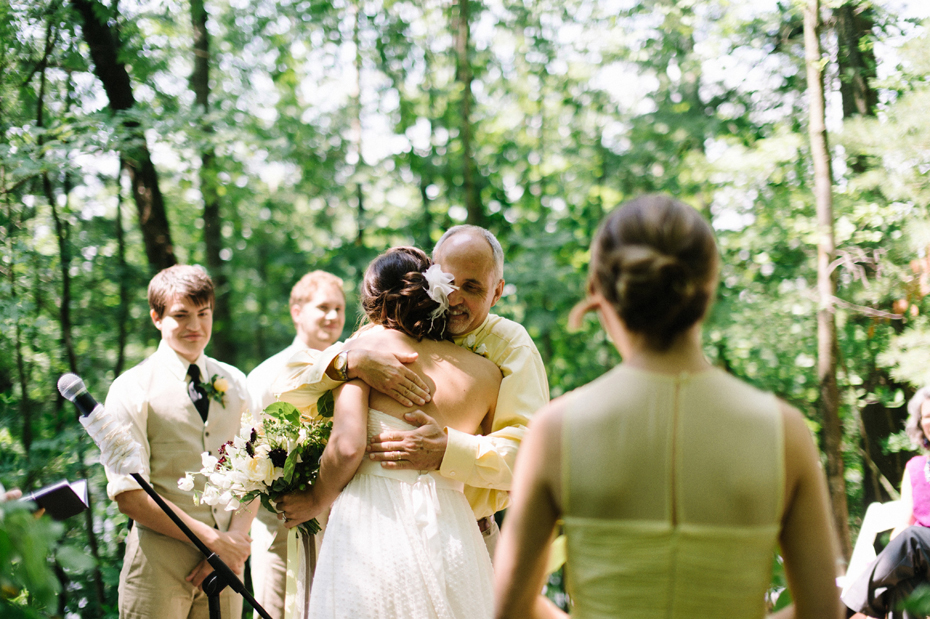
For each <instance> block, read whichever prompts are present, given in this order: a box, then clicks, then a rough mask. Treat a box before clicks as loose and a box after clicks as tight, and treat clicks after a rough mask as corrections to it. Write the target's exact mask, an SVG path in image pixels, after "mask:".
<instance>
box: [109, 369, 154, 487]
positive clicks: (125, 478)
mask: <svg viewBox="0 0 930 619" xmlns="http://www.w3.org/2000/svg"><path fill="white" fill-rule="evenodd" d="M134 377H135V375H134V374H129V375H125V374H124V375H122V376H120V377H118V378H117V379H116V380H115V381H114V382H113V385H111V386H110V391H109V392H107V399H106V403H105V405H104V407H105V408H106V411H107V413H108V414H110V415H113V416H114V417H115V418H116V419H118V420H119V423H120V424H121V425H123V426H124V427H126V431H127V432H129V433H130V434H131V435H132V439H133V440H134V441H135V442H136V443H138V444H139V446H140V447H142V451H141V454H140V458H141V460H142V470H141V471H139V474H140V475H141V476H142V478H143V479H144V480H145V481H147V482H149V483H151V468H150V461H151V456H152V449H151V446H150V445H149V440H148V435H147V432H146V430H145V429H146V427H147V425H148V412H149V407H148V400H147V399H146V398H145V395H144V394H145V393H146V391H145V386H143V385H139V384H138V381H136V380H134ZM104 470H105V472H106V475H107V496H108V497H109V498H110V500H111V501H115V500H116V495H118V494H122V493H123V492H127V491H129V490H141V489H142V486H140V485H139V483H138V482H137V481H136V480H135V479H133V478H132V477H130V476H129V475H120V474H117V473H116V472H114V471H112V470H111V469H108V468H105V469H104Z"/></svg>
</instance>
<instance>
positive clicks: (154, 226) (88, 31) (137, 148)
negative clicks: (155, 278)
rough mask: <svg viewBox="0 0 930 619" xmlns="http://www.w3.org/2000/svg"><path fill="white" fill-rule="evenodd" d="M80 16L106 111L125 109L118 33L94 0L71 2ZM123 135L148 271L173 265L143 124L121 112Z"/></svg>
mask: <svg viewBox="0 0 930 619" xmlns="http://www.w3.org/2000/svg"><path fill="white" fill-rule="evenodd" d="M71 5H72V6H73V7H74V8H75V9H76V10H77V12H78V14H79V15H80V16H81V20H82V22H81V23H82V32H83V36H84V41H85V42H86V43H87V45H88V47H90V55H91V59H92V61H93V65H94V75H96V76H97V79H99V80H100V82H101V83H102V84H103V89H104V91H105V92H106V94H107V99H108V101H109V104H110V110H111V111H112V112H114V113H119V112H125V111H126V110H129V109H131V108H132V107H133V106H134V105H135V103H136V100H135V97H134V96H133V94H132V83H131V82H130V79H129V72H128V71H126V64H125V63H124V62H123V61H122V60H121V59H120V40H119V36H118V35H117V33H116V32H115V30H114V26H112V25H111V24H110V23H109V22H108V21H107V19H106V17H107V16H108V15H109V13H110V10H109V9H107V8H106V7H105V6H104V5H102V4H100V3H99V2H97V1H96V0H71ZM121 125H122V127H123V129H124V130H125V131H126V133H127V135H126V136H125V139H124V140H123V141H122V144H121V147H120V150H121V154H122V157H123V159H124V160H125V162H126V169H127V170H128V171H129V178H130V181H131V183H132V195H133V198H134V199H135V202H136V211H137V213H138V216H139V228H140V229H141V231H142V239H143V242H144V243H145V254H146V257H147V258H148V263H149V270H150V271H152V272H153V273H155V272H158V271H160V270H161V269H164V268H167V267H170V266H172V265H174V264H176V263H177V259H176V258H175V255H174V245H173V244H172V242H171V230H170V228H169V225H168V215H167V213H166V212H165V202H164V198H163V197H162V194H161V189H160V188H159V185H158V173H157V172H156V170H155V165H154V164H153V163H152V157H151V155H150V153H149V149H148V146H147V145H146V140H145V132H144V128H143V127H142V126H141V125H140V124H139V122H138V121H137V120H133V119H131V118H129V117H126V116H124V117H123V120H122V123H121Z"/></svg>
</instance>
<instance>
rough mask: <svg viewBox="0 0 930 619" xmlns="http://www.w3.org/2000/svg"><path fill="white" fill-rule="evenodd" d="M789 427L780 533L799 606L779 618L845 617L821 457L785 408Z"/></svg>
mask: <svg viewBox="0 0 930 619" xmlns="http://www.w3.org/2000/svg"><path fill="white" fill-rule="evenodd" d="M780 405H781V413H782V419H783V422H784V428H785V508H784V512H783V514H782V523H781V526H782V529H781V534H780V542H781V550H782V555H783V556H784V560H785V573H786V575H787V577H788V588H789V589H790V590H791V595H792V599H793V600H794V605H793V607H789V608H787V609H785V610H784V611H782V612H781V613H779V614H778V615H776V616H777V617H779V619H788V618H791V617H795V618H797V619H822V618H830V617H841V616H842V614H841V611H840V609H841V604H840V601H839V592H838V590H837V587H836V567H837V559H838V557H839V554H838V551H837V539H836V534H835V532H834V530H833V519H832V512H831V509H830V504H829V497H828V494H827V484H826V479H825V477H824V474H823V471H822V470H821V468H820V457H819V454H818V452H817V448H816V447H815V445H814V441H813V439H812V437H811V433H810V430H809V429H808V427H807V424H806V423H805V422H804V417H803V416H802V415H801V413H800V412H799V411H798V410H797V409H795V408H793V407H791V406H788V405H787V404H785V403H783V402H782V403H780Z"/></svg>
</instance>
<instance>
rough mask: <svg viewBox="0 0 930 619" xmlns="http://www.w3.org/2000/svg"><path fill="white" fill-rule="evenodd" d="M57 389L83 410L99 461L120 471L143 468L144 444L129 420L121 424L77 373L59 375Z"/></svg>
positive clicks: (129, 472)
mask: <svg viewBox="0 0 930 619" xmlns="http://www.w3.org/2000/svg"><path fill="white" fill-rule="evenodd" d="M58 392H59V393H61V395H62V397H64V398H65V399H66V400H70V401H71V402H74V405H75V406H76V407H77V409H78V411H79V412H80V413H81V417H80V420H79V421H80V422H81V425H82V426H84V429H85V430H87V433H88V434H90V437H91V438H92V439H94V443H96V444H97V447H99V448H100V463H101V464H103V465H104V466H105V467H107V468H108V469H111V470H113V471H115V472H116V473H117V474H119V475H132V474H133V473H141V472H142V447H141V446H140V445H139V443H137V442H136V441H135V440H133V438H132V434H130V432H129V427H130V426H129V424H128V423H127V424H120V423H119V420H118V419H117V418H116V415H112V414H110V413H108V412H107V410H106V408H104V406H103V405H102V404H100V403H98V402H97V401H96V400H95V399H94V398H93V396H92V395H90V394H89V393H88V392H87V387H85V386H84V381H83V380H81V377H80V376H78V375H77V374H64V375H62V376H61V378H59V379H58Z"/></svg>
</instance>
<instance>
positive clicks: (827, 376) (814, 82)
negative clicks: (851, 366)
mask: <svg viewBox="0 0 930 619" xmlns="http://www.w3.org/2000/svg"><path fill="white" fill-rule="evenodd" d="M819 26H820V1H819V0H808V3H807V5H806V6H805V9H804V49H805V59H806V64H807V92H808V97H809V104H808V105H809V107H810V121H809V127H808V133H809V137H810V143H811V158H812V159H813V164H814V198H815V201H816V204H817V227H818V243H817V290H818V293H819V296H820V308H819V309H818V311H817V374H818V378H819V381H820V411H821V415H822V421H823V448H824V452H826V455H827V483H828V485H829V488H830V498H831V500H832V503H833V520H834V525H835V526H836V531H837V534H838V535H839V541H840V548H841V549H842V551H843V554H844V556H845V557H846V559H847V560H848V559H849V556H850V554H851V552H852V545H851V543H850V537H849V510H848V507H847V504H846V480H845V477H844V470H843V450H842V448H843V444H842V443H843V427H842V424H841V423H840V416H839V389H838V387H837V382H836V366H837V357H838V346H837V337H836V323H835V318H834V306H833V297H834V294H835V292H836V281H835V279H834V277H833V272H832V271H831V270H830V264H831V263H832V262H833V257H834V236H833V175H832V171H831V168H830V153H829V149H828V146H827V128H826V124H825V103H824V93H823V74H822V72H821V57H822V54H821V49H820V38H819Z"/></svg>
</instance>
